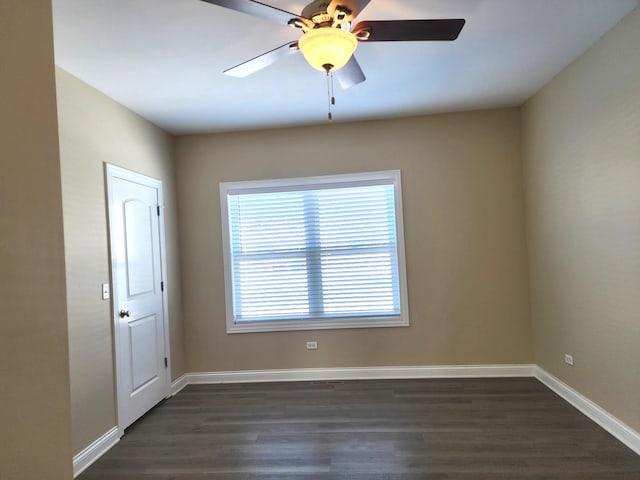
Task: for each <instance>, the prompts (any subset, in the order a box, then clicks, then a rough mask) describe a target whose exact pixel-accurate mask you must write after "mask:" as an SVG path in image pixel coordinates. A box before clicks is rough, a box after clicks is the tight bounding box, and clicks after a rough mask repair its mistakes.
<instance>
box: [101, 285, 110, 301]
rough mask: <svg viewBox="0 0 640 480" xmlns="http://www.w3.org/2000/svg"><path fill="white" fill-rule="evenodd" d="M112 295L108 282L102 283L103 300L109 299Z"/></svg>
mask: <svg viewBox="0 0 640 480" xmlns="http://www.w3.org/2000/svg"><path fill="white" fill-rule="evenodd" d="M110 295H111V292H110V288H109V284H108V283H103V284H102V299H103V300H109V296H110Z"/></svg>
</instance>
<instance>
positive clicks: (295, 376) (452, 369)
mask: <svg viewBox="0 0 640 480" xmlns="http://www.w3.org/2000/svg"><path fill="white" fill-rule="evenodd" d="M534 368H535V365H445V366H408V367H344V368H300V369H285V370H242V371H233V372H198V373H187V374H185V375H183V377H185V379H184V380H182V379H183V377H180V378H179V379H178V380H177V381H176V382H174V385H175V388H176V389H182V388H184V386H186V385H188V384H198V383H200V384H202V383H243V382H247V383H249V382H295V381H310V380H366V379H385V378H388V379H392V378H398V379H399V378H464V377H532V376H533V375H534ZM178 382H186V383H185V384H184V385H182V384H178ZM172 388H173V387H172Z"/></svg>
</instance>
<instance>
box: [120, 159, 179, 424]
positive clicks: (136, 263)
mask: <svg viewBox="0 0 640 480" xmlns="http://www.w3.org/2000/svg"><path fill="white" fill-rule="evenodd" d="M107 178H108V186H109V227H110V242H111V263H112V277H113V312H114V322H115V343H116V370H117V380H118V385H117V387H118V424H119V427H120V429H121V431H122V430H124V429H125V428H126V427H128V426H129V425H131V423H133V422H134V421H135V420H137V419H138V418H139V417H141V416H142V415H143V414H144V413H146V412H147V411H148V410H149V409H150V408H152V407H153V406H154V405H156V404H157V403H158V402H160V401H161V400H162V399H163V398H165V397H166V396H168V394H169V388H170V381H169V375H168V370H167V366H166V364H165V358H166V357H167V353H166V351H165V345H166V338H165V336H166V334H167V333H166V332H165V318H164V303H163V302H164V296H163V292H162V289H161V288H160V286H161V282H162V281H163V279H162V258H161V254H162V249H161V231H160V228H161V222H160V217H159V212H160V209H159V208H158V206H159V205H160V201H161V197H162V190H161V188H162V184H161V183H160V182H159V181H158V180H155V179H151V178H148V177H144V176H142V175H138V174H135V173H133V172H128V171H126V170H123V169H120V168H117V167H113V166H111V165H109V166H107Z"/></svg>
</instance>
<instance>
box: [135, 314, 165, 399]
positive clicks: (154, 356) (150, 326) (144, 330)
mask: <svg viewBox="0 0 640 480" xmlns="http://www.w3.org/2000/svg"><path fill="white" fill-rule="evenodd" d="M156 326H157V318H156V317H155V315H152V316H149V317H146V318H141V319H139V320H135V321H133V322H129V346H130V355H131V370H130V377H131V379H130V385H131V393H132V394H135V393H136V392H137V390H139V389H140V388H142V387H145V386H147V384H149V383H150V382H153V381H157V380H158V372H157V368H156V366H157V365H158V362H159V361H160V359H159V358H158V349H157V348H156V345H155V342H149V341H148V339H149V338H155V337H157V335H158V334H157V331H156V330H157V329H156Z"/></svg>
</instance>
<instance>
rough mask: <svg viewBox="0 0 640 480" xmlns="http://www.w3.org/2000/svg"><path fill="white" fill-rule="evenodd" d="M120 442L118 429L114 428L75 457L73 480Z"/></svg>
mask: <svg viewBox="0 0 640 480" xmlns="http://www.w3.org/2000/svg"><path fill="white" fill-rule="evenodd" d="M119 440H120V434H119V432H118V427H113V428H112V429H111V430H109V431H108V432H106V433H105V434H104V435H102V436H101V437H100V438H98V439H97V440H96V441H95V442H93V443H92V444H91V445H89V446H88V447H87V448H85V449H84V450H82V451H81V452H80V453H78V454H77V455H75V456H74V457H73V478H75V477H77V476H78V475H80V474H81V473H82V472H84V471H85V470H86V468H87V467H88V466H89V465H91V464H92V463H93V462H95V461H96V460H98V459H99V458H100V457H101V456H102V455H104V454H105V453H107V451H109V449H110V448H111V447H113V446H114V445H115V444H116V443H118V441H119Z"/></svg>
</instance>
